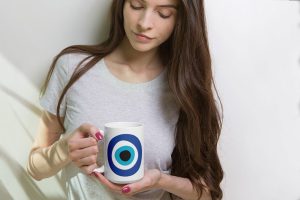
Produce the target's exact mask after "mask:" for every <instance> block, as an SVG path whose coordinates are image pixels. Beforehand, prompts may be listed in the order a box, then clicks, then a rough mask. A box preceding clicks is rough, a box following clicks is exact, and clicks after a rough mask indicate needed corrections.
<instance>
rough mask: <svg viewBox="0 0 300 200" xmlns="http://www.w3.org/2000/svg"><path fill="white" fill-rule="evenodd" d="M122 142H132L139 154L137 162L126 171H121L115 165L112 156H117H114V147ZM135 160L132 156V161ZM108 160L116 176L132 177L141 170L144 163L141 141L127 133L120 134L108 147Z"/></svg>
mask: <svg viewBox="0 0 300 200" xmlns="http://www.w3.org/2000/svg"><path fill="white" fill-rule="evenodd" d="M120 141H127V142H130V143H131V144H133V145H134V146H135V148H136V149H137V154H138V158H137V161H136V163H135V164H134V165H133V166H132V167H131V168H130V169H126V170H124V169H120V168H118V167H117V166H116V165H115V164H114V163H113V160H112V156H115V155H113V149H114V146H115V145H116V144H117V143H118V142H120ZM121 148H122V147H121ZM132 150H133V149H132ZM129 152H130V151H129ZM133 156H136V154H134V155H133ZM133 159H134V157H132V156H131V158H130V160H133ZM107 160H108V164H109V167H110V168H111V170H112V171H113V172H114V173H115V174H117V175H119V176H132V175H133V174H135V173H136V172H137V171H138V170H139V169H140V166H141V163H142V144H141V142H140V140H139V139H138V138H137V137H136V136H134V135H131V134H127V133H125V134H120V135H117V136H116V137H114V138H112V139H111V140H110V142H109V144H108V147H107ZM117 160H118V159H117ZM121 164H122V163H121ZM127 164H128V163H127Z"/></svg>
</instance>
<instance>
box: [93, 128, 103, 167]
mask: <svg viewBox="0 0 300 200" xmlns="http://www.w3.org/2000/svg"><path fill="white" fill-rule="evenodd" d="M99 130H100V131H101V133H103V136H104V131H103V130H101V129H99ZM104 138H105V137H103V140H104ZM103 140H102V141H101V142H104V141H103ZM102 151H103V149H102ZM104 171H105V170H104V163H103V164H102V166H100V167H98V168H95V169H94V170H93V172H98V173H104Z"/></svg>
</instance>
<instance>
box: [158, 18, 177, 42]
mask: <svg viewBox="0 0 300 200" xmlns="http://www.w3.org/2000/svg"><path fill="white" fill-rule="evenodd" d="M174 26H175V23H174V22H172V23H168V24H163V25H162V26H161V27H160V29H159V30H160V31H159V33H160V36H161V38H162V40H167V39H168V38H169V37H170V35H171V34H172V32H173V31H174Z"/></svg>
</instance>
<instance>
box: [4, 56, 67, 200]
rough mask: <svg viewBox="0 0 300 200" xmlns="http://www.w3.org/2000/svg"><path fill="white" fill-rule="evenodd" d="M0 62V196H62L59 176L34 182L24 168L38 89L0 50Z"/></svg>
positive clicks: (37, 113)
mask: <svg viewBox="0 0 300 200" xmlns="http://www.w3.org/2000/svg"><path fill="white" fill-rule="evenodd" d="M0 66H1V73H0V110H1V114H0V122H4V123H2V124H1V126H0V134H1V135H2V136H3V135H6V137H1V138H2V139H1V140H0V166H1V171H0V199H5V200H10V199H22V200H26V199H41V200H59V199H60V200H62V199H65V196H66V192H65V191H64V190H63V188H64V186H63V184H62V181H61V180H60V178H59V176H54V177H51V178H48V179H45V180H42V181H40V182H37V181H35V180H33V179H32V178H31V177H30V176H29V175H28V174H27V172H26V170H25V168H24V166H25V165H26V162H27V157H28V153H29V150H30V146H31V144H32V142H33V140H34V135H35V131H36V126H37V124H38V120H39V116H41V113H42V110H41V109H40V108H39V106H38V103H37V102H38V101H37V100H38V97H39V92H38V91H37V90H36V88H35V87H34V86H33V85H32V84H31V82H30V81H29V80H28V78H27V77H26V76H24V75H23V74H22V73H21V72H19V70H18V69H17V68H16V67H14V66H13V65H12V64H11V63H9V62H8V61H7V60H6V59H5V58H4V57H3V56H2V55H1V53H0ZM8 134H9V137H7V135H8ZM16 138H17V139H16Z"/></svg>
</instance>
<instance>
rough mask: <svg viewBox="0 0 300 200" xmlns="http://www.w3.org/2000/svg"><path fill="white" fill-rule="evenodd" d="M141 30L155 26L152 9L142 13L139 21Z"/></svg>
mask: <svg viewBox="0 0 300 200" xmlns="http://www.w3.org/2000/svg"><path fill="white" fill-rule="evenodd" d="M138 28H139V29H140V30H139V31H146V30H149V29H152V28H153V19H152V13H151V11H145V12H143V13H142V14H141V16H140V18H139V21H138Z"/></svg>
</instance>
